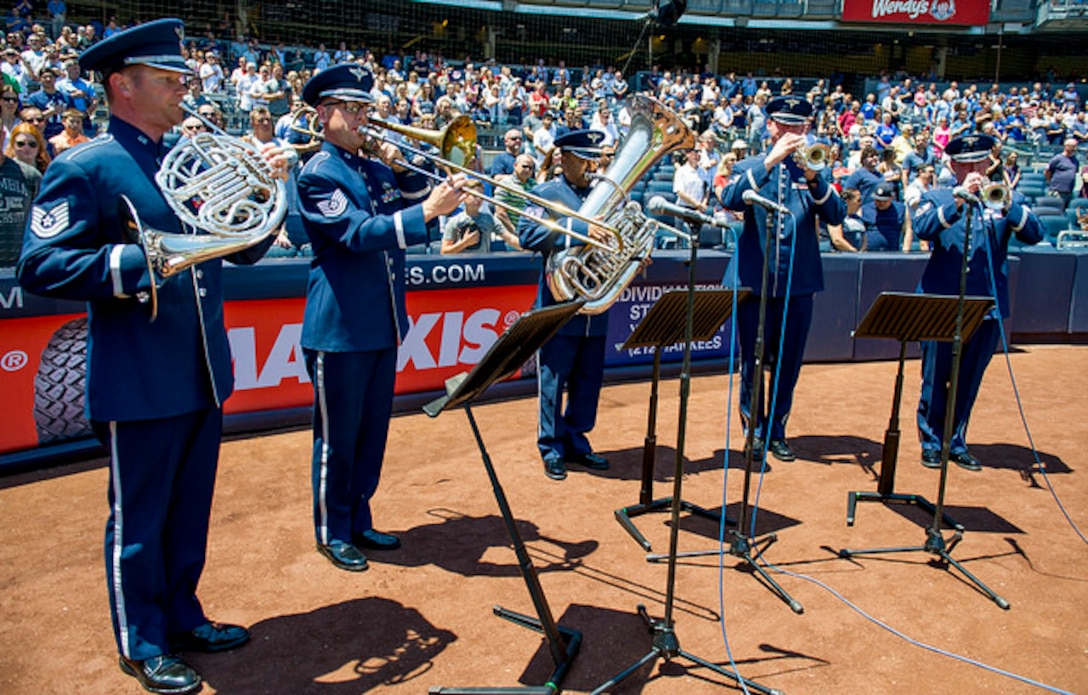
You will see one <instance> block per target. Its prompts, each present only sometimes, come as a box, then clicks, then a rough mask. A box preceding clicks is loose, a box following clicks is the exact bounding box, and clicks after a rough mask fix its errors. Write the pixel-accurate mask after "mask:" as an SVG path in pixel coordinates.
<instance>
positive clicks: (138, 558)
mask: <svg viewBox="0 0 1088 695" xmlns="http://www.w3.org/2000/svg"><path fill="white" fill-rule="evenodd" d="M92 424H93V427H94V431H95V434H96V435H97V436H98V439H99V440H100V441H101V442H102V444H103V445H104V446H106V448H107V450H108V451H109V453H110V476H109V478H110V479H109V494H108V499H109V505H110V515H109V519H108V520H107V522H106V539H105V556H106V586H107V588H108V590H109V598H110V608H111V611H112V617H113V631H114V637H115V638H116V640H117V649H118V651H119V652H120V653H121V654H122V655H123V656H125V657H127V658H129V659H138V660H143V659H149V658H151V657H154V656H158V655H160V654H165V653H169V651H170V648H169V643H168V637H169V636H170V635H174V634H181V633H185V632H189V631H190V630H192V629H193V628H196V627H198V626H200V625H202V624H204V623H205V622H207V618H206V617H205V616H204V611H203V609H202V608H201V605H200V601H199V600H198V599H197V597H196V588H197V584H198V583H199V581H200V575H201V573H202V572H203V570H204V558H205V552H206V550H207V544H208V523H209V517H210V515H211V505H212V493H213V491H214V489H215V473H216V469H217V468H218V462H219V442H220V439H221V436H222V433H223V411H222V410H220V409H219V408H208V409H206V410H199V411H196V412H193V413H188V414H185V415H179V416H176V417H170V418H162V419H155V420H137V421H126V422H101V421H96V422H94V423H92Z"/></svg>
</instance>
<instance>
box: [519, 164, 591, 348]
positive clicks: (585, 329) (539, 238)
mask: <svg viewBox="0 0 1088 695" xmlns="http://www.w3.org/2000/svg"><path fill="white" fill-rule="evenodd" d="M591 190H593V189H592V188H590V187H586V188H575V187H574V186H572V185H570V183H569V182H568V181H567V179H566V177H563V176H557V177H555V178H553V179H550V180H548V181H545V182H544V183H542V184H540V185H539V186H536V187H535V188H533V190H532V193H533V195H536V196H538V197H540V198H543V199H545V200H547V201H549V202H553V203H559V204H561V205H563V206H564V207H566V208H567V209H569V210H573V211H575V212H577V211H578V209H579V208H580V207H581V206H582V202H583V201H584V200H585V199H586V196H588V195H589V192H590V191H591ZM525 212H526V213H528V214H530V215H534V216H536V217H544V218H549V217H550V218H552V219H555V221H556V223H557V224H559V225H560V226H562V227H565V228H566V229H570V230H571V231H574V232H577V233H579V234H582V235H588V234H589V225H588V224H586V223H585V222H583V221H582V220H578V219H574V218H572V217H558V218H557V217H556V215H555V214H552V212H549V211H548V210H545V209H544V208H542V207H540V206H539V205H536V204H533V203H530V204H529V205H528V206H526V208H525ZM553 212H554V211H553ZM518 238H519V239H520V241H521V248H523V249H528V250H532V251H538V252H540V253H541V254H543V255H544V260H545V265H544V269H543V271H542V272H541V275H540V285H539V288H538V289H537V298H536V306H538V307H542V306H552V305H553V304H558V303H559V301H558V300H556V298H555V297H554V296H553V295H552V291H551V289H550V288H549V287H548V282H547V278H546V276H545V274H546V273H547V259H548V256H550V255H551V254H553V253H555V252H556V251H559V250H561V249H566V248H573V247H576V246H580V245H581V244H582V242H580V241H577V240H575V239H573V238H571V237H569V236H567V235H565V234H560V233H559V232H555V231H552V230H550V229H548V228H547V227H545V226H544V225H542V224H539V223H537V222H534V221H533V220H530V219H529V218H527V217H525V216H524V215H523V216H522V217H521V218H520V219H519V220H518ZM607 334H608V312H605V313H603V314H598V315H596V316H589V315H586V314H579V315H577V316H575V317H574V318H573V319H571V320H570V321H568V322H567V323H566V324H564V325H563V327H562V328H560V329H559V335H572V336H603V335H607Z"/></svg>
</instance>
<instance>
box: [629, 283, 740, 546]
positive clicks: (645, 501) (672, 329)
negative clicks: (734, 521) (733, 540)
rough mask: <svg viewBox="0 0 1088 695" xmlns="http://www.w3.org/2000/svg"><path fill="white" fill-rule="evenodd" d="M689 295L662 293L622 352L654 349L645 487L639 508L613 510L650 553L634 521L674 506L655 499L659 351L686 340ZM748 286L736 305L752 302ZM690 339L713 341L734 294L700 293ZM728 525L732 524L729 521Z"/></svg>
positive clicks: (694, 510) (706, 513)
mask: <svg viewBox="0 0 1088 695" xmlns="http://www.w3.org/2000/svg"><path fill="white" fill-rule="evenodd" d="M687 294H688V293H687V291H686V290H671V291H669V292H666V293H665V294H664V295H662V297H661V299H659V300H658V301H657V303H656V304H654V305H653V306H652V307H651V308H650V311H649V312H647V314H646V317H645V318H644V319H642V322H641V323H640V324H639V325H638V326H637V327H636V328H635V330H634V331H633V332H632V333H631V335H630V337H628V338H627V341H626V342H625V343H624V344H623V347H622V348H621V349H623V350H630V349H632V348H639V347H653V348H655V350H654V374H653V381H652V382H651V385H650V407H649V416H648V418H647V423H646V439H645V441H644V443H643V446H642V487H641V488H640V489H639V493H638V504H633V505H630V506H628V507H620V508H619V509H617V510H616V511H615V516H616V521H618V522H619V523H620V525H621V526H623V528H625V529H626V530H627V533H629V534H631V537H632V538H634V539H635V540H636V541H637V542H638V543H639V545H641V546H642V548H643V550H646V551H649V550H650V549H651V546H650V542H649V541H648V540H646V537H645V536H644V535H642V533H641V532H640V531H639V530H638V528H636V527H635V525H634V523H633V522H632V521H631V517H633V516H638V515H640V514H646V513H648V512H656V511H665V510H667V509H668V508H669V506H670V505H671V504H672V497H662V498H660V499H656V500H655V499H654V498H653V486H654V461H655V458H656V454H657V387H658V382H659V380H660V378H661V353H662V351H663V349H664V348H665V347H667V346H669V345H675V344H676V343H679V342H681V341H683V340H684V330H685V324H686V321H687V313H686V312H687ZM749 294H750V291H749V290H748V289H747V288H741V289H739V290H737V297H736V303H737V304H740V303H741V302H743V301H744V300H745V299H747V298H748V296H749ZM694 312H695V315H694V323H693V325H692V340H699V341H705V340H710V339H711V338H713V337H714V334H715V333H717V332H718V329H720V328H721V327H722V324H724V323H725V322H726V321H727V320H729V317H730V316H732V315H733V291H732V290H696V291H695V309H694ZM680 508H681V509H682V510H684V511H686V512H689V513H691V514H695V515H696V516H701V517H703V518H704V519H710V520H712V521H716V522H718V523H721V520H722V518H721V515H720V514H716V513H715V512H712V511H710V510H709V509H704V508H703V507H700V506H698V505H696V504H692V503H691V502H687V501H685V500H680ZM726 523H731V522H730V521H729V520H728V519H727V520H726Z"/></svg>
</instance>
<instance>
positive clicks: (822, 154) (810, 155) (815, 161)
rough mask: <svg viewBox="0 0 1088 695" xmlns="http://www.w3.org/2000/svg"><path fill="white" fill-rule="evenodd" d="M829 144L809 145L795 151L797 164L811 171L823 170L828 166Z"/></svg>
mask: <svg viewBox="0 0 1088 695" xmlns="http://www.w3.org/2000/svg"><path fill="white" fill-rule="evenodd" d="M828 149H829V148H828V146H827V145H822V144H819V143H817V144H815V145H809V146H808V147H805V148H803V149H800V150H797V152H795V153H794V159H795V160H796V162H797V164H798V165H800V166H802V167H804V168H805V169H808V170H810V171H823V170H824V169H825V168H826V167H827V152H828Z"/></svg>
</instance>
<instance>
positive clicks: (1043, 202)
mask: <svg viewBox="0 0 1088 695" xmlns="http://www.w3.org/2000/svg"><path fill="white" fill-rule="evenodd" d="M1034 210H1035V212H1036V213H1038V214H1040V215H1050V214H1054V215H1057V214H1064V213H1065V203H1064V202H1063V201H1062V199H1061V198H1051V197H1050V196H1046V195H1044V196H1039V197H1036V198H1035V206H1034Z"/></svg>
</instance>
